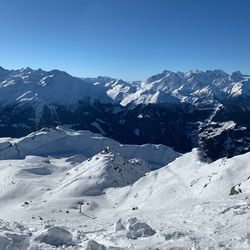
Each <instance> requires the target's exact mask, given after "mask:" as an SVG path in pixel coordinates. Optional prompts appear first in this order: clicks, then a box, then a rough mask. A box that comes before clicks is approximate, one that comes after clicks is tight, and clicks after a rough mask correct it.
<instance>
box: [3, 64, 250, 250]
mask: <svg viewBox="0 0 250 250" xmlns="http://www.w3.org/2000/svg"><path fill="white" fill-rule="evenodd" d="M249 112H250V76H248V75H244V74H242V73H240V72H234V73H232V74H227V73H225V72H224V71H222V70H213V71H210V70H209V71H199V70H192V71H189V72H186V73H184V72H172V71H167V70H166V71H163V72H162V73H160V74H157V75H154V76H152V77H150V78H148V79H147V80H146V81H134V82H126V81H123V80H121V79H113V78H110V77H101V76H100V77H97V78H77V77H73V76H71V75H69V74H67V73H66V72H63V71H59V70H52V71H49V72H47V71H44V70H42V69H38V70H33V69H30V68H24V69H20V70H6V69H3V68H0V137H1V138H0V250H38V249H39V250H42V249H44V250H45V249H67V250H70V249H71V250H72V249H75V250H76V249H84V250H126V249H128V250H129V249H136V250H146V249H151V250H165V249H250V232H249V228H250V152H249V147H250V135H249V132H250V117H249Z"/></svg>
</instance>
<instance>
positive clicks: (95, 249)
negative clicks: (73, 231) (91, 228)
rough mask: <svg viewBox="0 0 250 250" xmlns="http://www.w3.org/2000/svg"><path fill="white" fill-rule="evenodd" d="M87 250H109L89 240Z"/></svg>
mask: <svg viewBox="0 0 250 250" xmlns="http://www.w3.org/2000/svg"><path fill="white" fill-rule="evenodd" d="M85 250H107V248H106V247H105V246H104V245H101V244H99V243H97V242H96V241H94V240H89V241H88V242H87V246H86V248H85Z"/></svg>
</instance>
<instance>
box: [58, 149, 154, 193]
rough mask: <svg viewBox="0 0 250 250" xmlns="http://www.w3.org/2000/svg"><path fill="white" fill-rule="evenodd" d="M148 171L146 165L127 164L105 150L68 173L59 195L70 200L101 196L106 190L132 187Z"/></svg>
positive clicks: (122, 159) (125, 160)
mask: <svg viewBox="0 0 250 250" xmlns="http://www.w3.org/2000/svg"><path fill="white" fill-rule="evenodd" d="M149 171H150V168H149V165H148V164H147V163H146V162H144V161H142V160H140V159H130V160H127V159H125V158H124V157H123V156H122V155H120V154H118V153H114V152H112V151H111V150H110V149H109V148H108V147H106V148H104V150H103V151H101V153H99V154H97V155H95V156H93V157H92V158H90V159H88V160H86V161H84V162H83V163H81V164H79V165H77V166H76V167H74V168H73V169H71V170H70V171H69V172H67V174H66V176H65V178H64V179H63V183H62V185H61V186H60V187H59V188H58V192H59V193H61V194H62V195H63V196H65V195H68V196H69V197H79V196H89V195H90V196H95V195H101V194H103V191H104V190H105V189H106V188H110V187H124V186H127V185H131V184H133V183H134V182H136V181H137V180H138V179H139V178H141V177H142V176H144V175H145V173H147V172H149Z"/></svg>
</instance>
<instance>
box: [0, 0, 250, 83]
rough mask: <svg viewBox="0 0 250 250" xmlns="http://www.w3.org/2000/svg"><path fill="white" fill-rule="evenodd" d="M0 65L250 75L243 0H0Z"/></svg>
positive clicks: (135, 75)
mask: <svg viewBox="0 0 250 250" xmlns="http://www.w3.org/2000/svg"><path fill="white" fill-rule="evenodd" d="M0 23H1V29H0V65H1V66H2V67H5V68H9V69H17V68H22V67H26V66H29V67H32V68H39V67H41V68H43V69H45V70H50V69H54V68H57V69H61V70H65V71H67V72H69V73H71V74H72V75H75V76H97V75H107V76H113V77H117V78H123V79H125V80H132V79H133V80H144V79H146V78H147V77H148V76H150V75H152V74H154V73H158V72H161V71H162V70H163V69H170V70H174V71H176V70H181V71H187V70H189V69H193V68H198V69H203V70H204V69H215V68H216V69H217V68H220V69H223V70H226V71H228V72H232V71H235V70H241V71H242V72H243V73H250V1H249V0H0Z"/></svg>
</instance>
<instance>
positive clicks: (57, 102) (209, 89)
mask: <svg viewBox="0 0 250 250" xmlns="http://www.w3.org/2000/svg"><path fill="white" fill-rule="evenodd" d="M249 111H250V76H248V75H244V74H242V73H240V72H239V71H237V72H234V73H232V74H231V75H230V74H227V73H225V72H224V71H222V70H213V71H210V70H209V71H205V72H204V71H199V70H192V71H189V72H187V73H183V72H176V73H175V72H172V71H167V70H165V71H163V72H162V73H160V74H157V75H154V76H152V77H150V78H148V79H147V80H146V81H141V82H140V81H135V82H125V81H123V80H121V79H120V80H118V79H114V78H110V77H97V78H77V77H73V76H71V75H69V74H67V73H66V72H63V71H59V70H52V71H49V72H47V71H43V70H41V69H38V70H32V69H30V68H24V69H20V70H6V69H3V68H1V67H0V136H1V137H3V136H11V137H13V136H14V137H20V136H24V135H27V134H29V133H30V132H33V131H36V130H38V129H40V128H42V127H55V126H58V125H64V126H68V127H71V128H74V129H85V130H90V131H92V132H97V133H101V134H103V135H105V136H108V137H111V138H113V139H116V140H118V141H119V142H121V143H129V144H142V143H156V144H164V145H167V146H170V147H173V148H174V149H175V150H177V151H179V152H187V151H190V150H191V149H192V148H194V147H197V148H198V149H199V150H200V152H201V156H203V157H209V158H211V159H212V160H215V159H218V158H221V157H225V156H229V157H231V156H234V155H237V154H241V153H245V152H247V151H249V147H250V134H249V132H250V116H249Z"/></svg>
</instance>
